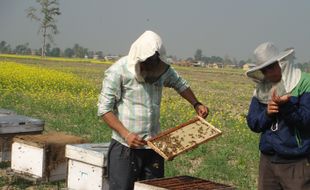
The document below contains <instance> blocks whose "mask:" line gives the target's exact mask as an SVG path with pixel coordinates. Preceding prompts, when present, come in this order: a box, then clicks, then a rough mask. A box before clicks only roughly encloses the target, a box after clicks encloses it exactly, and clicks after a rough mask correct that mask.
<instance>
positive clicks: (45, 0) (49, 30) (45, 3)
mask: <svg viewBox="0 0 310 190" xmlns="http://www.w3.org/2000/svg"><path fill="white" fill-rule="evenodd" d="M36 1H37V3H39V4H40V8H39V9H36V8H35V7H29V8H28V9H27V10H26V11H27V17H28V18H30V19H31V20H36V21H38V22H39V23H40V26H39V30H38V33H39V34H41V35H42V37H43V44H42V51H41V56H42V57H44V56H45V54H46V40H47V39H48V40H49V41H50V42H51V43H53V42H54V38H53V35H56V34H57V33H58V29H57V25H56V19H55V17H56V16H58V15H60V14H61V13H60V9H59V3H58V0H36Z"/></svg>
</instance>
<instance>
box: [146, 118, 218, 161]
mask: <svg viewBox="0 0 310 190" xmlns="http://www.w3.org/2000/svg"><path fill="white" fill-rule="evenodd" d="M221 134H222V132H221V131H220V130H219V129H217V128H215V127H214V126H213V125H211V124H210V123H208V122H207V121H206V120H204V119H203V118H201V117H199V116H197V117H195V118H194V119H192V120H189V121H188V122H186V123H183V124H181V125H179V126H177V127H174V128H171V129H168V130H166V131H163V132H162V133H160V134H158V135H157V136H156V137H154V138H151V139H149V140H148V141H147V144H148V146H149V147H151V148H152V149H153V150H154V151H156V152H157V153H158V154H160V155H161V156H162V157H163V158H164V159H165V160H172V159H173V158H174V157H176V156H177V155H179V154H181V153H184V152H187V151H189V150H192V149H194V148H196V147H197V146H198V145H200V144H202V143H205V142H207V141H209V140H211V139H213V138H215V137H217V136H219V135H221Z"/></svg>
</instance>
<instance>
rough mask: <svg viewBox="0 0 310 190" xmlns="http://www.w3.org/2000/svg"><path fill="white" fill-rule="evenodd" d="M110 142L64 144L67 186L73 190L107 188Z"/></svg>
mask: <svg viewBox="0 0 310 190" xmlns="http://www.w3.org/2000/svg"><path fill="white" fill-rule="evenodd" d="M109 145H110V143H100V144H75V145H67V146H66V157H67V158H68V159H69V161H68V177H67V187H68V189H74V190H108V189H109V186H108V181H107V178H106V174H107V155H108V149H109Z"/></svg>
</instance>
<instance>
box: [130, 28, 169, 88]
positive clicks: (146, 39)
mask: <svg viewBox="0 0 310 190" xmlns="http://www.w3.org/2000/svg"><path fill="white" fill-rule="evenodd" d="M155 52H158V53H159V58H160V60H161V61H163V62H165V63H166V64H168V62H167V58H166V50H165V47H164V46H163V43H162V40H161V38H160V36H159V35H158V34H156V33H155V32H153V31H145V32H144V33H143V34H142V35H141V36H140V37H139V38H138V39H137V40H136V41H135V42H134V43H133V44H132V45H131V47H130V50H129V53H128V70H129V72H131V73H132V74H133V75H134V76H135V77H136V79H137V80H138V81H139V82H144V78H143V77H142V76H141V73H140V63H141V62H143V61H145V60H146V59H147V58H149V57H151V56H153V55H154V54H155Z"/></svg>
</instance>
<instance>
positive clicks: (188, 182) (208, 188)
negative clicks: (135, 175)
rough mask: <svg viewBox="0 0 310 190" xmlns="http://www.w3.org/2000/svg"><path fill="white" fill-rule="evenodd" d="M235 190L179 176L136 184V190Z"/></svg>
mask: <svg viewBox="0 0 310 190" xmlns="http://www.w3.org/2000/svg"><path fill="white" fill-rule="evenodd" d="M188 189H199V190H234V189H235V188H234V187H231V186H228V185H224V184H220V183H215V182H212V181H208V180H204V179H200V178H196V177H191V176H177V177H170V178H160V179H151V180H144V181H139V182H135V187H134V190H188Z"/></svg>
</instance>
